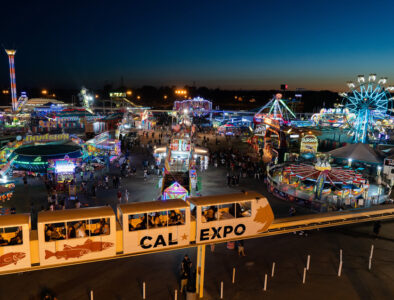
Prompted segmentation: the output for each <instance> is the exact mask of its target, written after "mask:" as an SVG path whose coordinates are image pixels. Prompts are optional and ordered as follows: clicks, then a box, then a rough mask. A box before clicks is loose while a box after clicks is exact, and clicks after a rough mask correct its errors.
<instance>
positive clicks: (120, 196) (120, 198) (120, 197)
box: [117, 190, 122, 203]
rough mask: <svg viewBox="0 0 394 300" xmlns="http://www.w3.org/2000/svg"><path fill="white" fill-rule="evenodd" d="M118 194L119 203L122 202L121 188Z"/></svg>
mask: <svg viewBox="0 0 394 300" xmlns="http://www.w3.org/2000/svg"><path fill="white" fill-rule="evenodd" d="M117 196H118V203H121V202H122V192H121V191H120V190H118V192H117Z"/></svg>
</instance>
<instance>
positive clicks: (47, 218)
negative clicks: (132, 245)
mask: <svg viewBox="0 0 394 300" xmlns="http://www.w3.org/2000/svg"><path fill="white" fill-rule="evenodd" d="M37 230H38V239H39V253H40V264H41V265H42V266H43V265H57V264H63V263H72V262H75V261H83V260H94V259H98V258H103V257H110V256H115V255H116V244H115V243H116V220H115V214H114V212H113V210H112V208H110V207H92V208H82V209H70V210H61V211H52V212H51V211H46V212H40V213H39V214H38V224H37Z"/></svg>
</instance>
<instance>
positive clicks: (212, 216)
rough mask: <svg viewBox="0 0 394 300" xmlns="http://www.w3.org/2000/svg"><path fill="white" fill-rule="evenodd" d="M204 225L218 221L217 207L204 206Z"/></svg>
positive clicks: (202, 212)
mask: <svg viewBox="0 0 394 300" xmlns="http://www.w3.org/2000/svg"><path fill="white" fill-rule="evenodd" d="M201 214H202V218H201V219H202V223H206V222H212V221H216V220H217V219H218V207H217V205H211V206H203V207H202V208H201Z"/></svg>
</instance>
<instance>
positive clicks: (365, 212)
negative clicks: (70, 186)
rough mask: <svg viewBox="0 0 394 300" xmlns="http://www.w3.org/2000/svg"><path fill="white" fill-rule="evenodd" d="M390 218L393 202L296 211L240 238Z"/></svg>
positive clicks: (393, 212) (200, 249) (393, 216)
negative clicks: (346, 208)
mask: <svg viewBox="0 0 394 300" xmlns="http://www.w3.org/2000/svg"><path fill="white" fill-rule="evenodd" d="M390 219H394V205H384V206H379V207H374V208H369V209H360V210H354V211H338V212H330V213H323V214H312V215H300V216H294V217H288V218H278V219H275V220H274V221H273V223H272V224H271V225H270V226H269V228H268V230H267V231H266V232H263V233H260V234H256V235H253V236H247V237H242V239H255V238H262V237H266V236H274V235H281V234H286V233H292V232H296V231H301V230H313V229H319V228H326V227H337V226H343V225H350V224H359V223H365V222H371V221H381V220H390ZM194 226H195V225H194ZM117 227H118V228H117V231H119V229H120V224H118V225H117ZM32 234H33V235H34V234H37V233H36V231H32ZM235 240H237V239H225V240H220V241H219V242H220V243H223V242H227V241H235ZM207 244H212V241H210V242H209V241H207V242H206V243H200V244H199V245H197V244H195V241H192V242H191V243H190V244H189V245H186V246H181V247H174V248H171V249H162V250H156V251H150V252H139V253H132V254H123V253H117V255H116V256H113V257H107V258H99V259H94V260H89V261H81V262H74V263H72V264H67V265H53V266H39V265H33V266H32V267H30V268H27V269H24V270H23V269H22V270H18V271H9V272H4V273H2V275H3V274H12V273H20V272H28V271H35V270H42V269H49V268H58V267H63V266H70V265H76V264H83V263H90V262H99V261H106V260H112V259H121V258H128V257H133V256H140V255H144V254H153V253H158V252H167V251H174V250H180V249H188V248H198V250H197V251H198V255H200V259H201V260H203V258H202V256H205V246H206V245H207ZM200 288H201V283H200Z"/></svg>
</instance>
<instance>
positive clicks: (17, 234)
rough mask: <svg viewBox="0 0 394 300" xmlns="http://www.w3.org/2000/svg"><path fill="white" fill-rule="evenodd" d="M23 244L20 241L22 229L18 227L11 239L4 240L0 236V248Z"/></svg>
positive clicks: (0, 235) (21, 240)
mask: <svg viewBox="0 0 394 300" xmlns="http://www.w3.org/2000/svg"><path fill="white" fill-rule="evenodd" d="M22 243H23V239H22V228H21V227H18V228H17V229H16V231H15V233H14V236H13V237H10V238H4V237H3V235H2V234H0V246H11V245H20V244H22Z"/></svg>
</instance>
